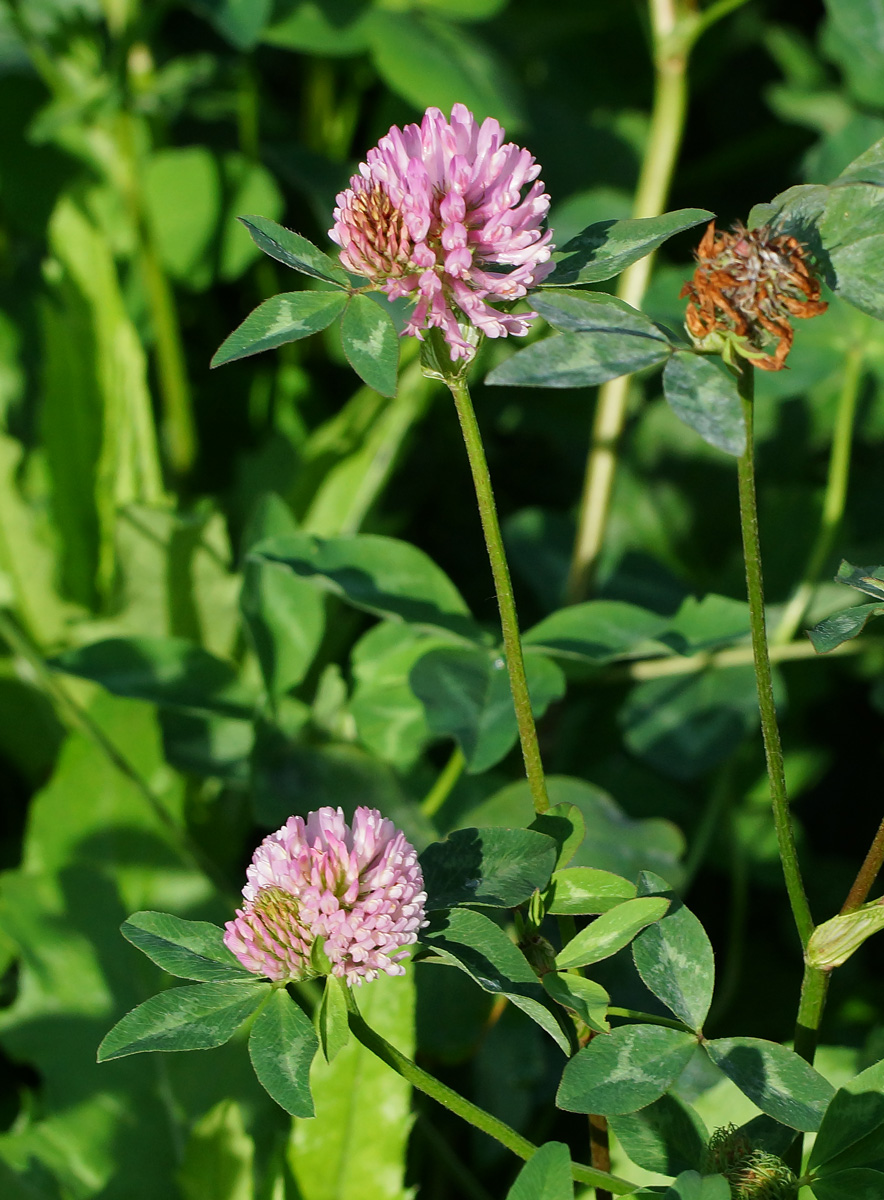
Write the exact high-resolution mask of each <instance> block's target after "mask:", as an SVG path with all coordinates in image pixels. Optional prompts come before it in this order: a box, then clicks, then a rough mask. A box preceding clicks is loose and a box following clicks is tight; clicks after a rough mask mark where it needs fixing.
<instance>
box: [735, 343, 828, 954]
mask: <svg viewBox="0 0 884 1200" xmlns="http://www.w3.org/2000/svg"><path fill="white" fill-rule="evenodd" d="M754 381H755V377H754V368H753V367H752V365H751V364H750V363H744V364H743V366H742V369H741V371H740V375H739V391H740V400H741V402H742V406H743V420H744V424H745V427H746V449H745V451H744V452H743V454H742V455H741V456H740V458H739V460H738V462H737V478H738V481H739V495H740V526H741V529H742V533H743V557H744V559H745V563H746V590H747V593H748V598H749V625H750V629H751V633H752V655H753V659H754V663H755V679H756V683H757V685H758V708H759V711H760V714H761V732H762V736H763V738H764V753H765V758H766V760H767V774H768V779H769V780H770V795H771V803H772V805H773V816H774V826H775V828H776V834H777V844H778V846H779V851H780V862H781V863H782V866H783V874H784V876H785V879H786V891H787V892H788V894H789V904H790V905H791V907H792V915H793V917H794V918H795V925H796V928H797V929H798V936H799V937H800V939H801V945H802V947H803V946H806V945H807V942H808V939H809V938H810V935H811V933H812V932H813V917H812V916H811V913H810V905H809V904H808V902H807V895H806V893H805V890H804V883H803V881H802V878H801V868H800V866H799V863H798V850H797V847H796V845H795V833H794V831H793V829H792V820H791V817H790V814H789V798H788V795H787V793H786V776H785V771H784V768H783V747H782V744H781V742H780V730H779V725H778V724H777V713H776V706H775V704H774V695H773V679H772V676H771V669H770V655H769V652H768V646H767V631H766V628H765V620H764V586H763V578H762V571H761V544H760V541H759V537H758V505H757V501H756V496H755V439H754V436H753V434H754V421H753V416H754V414H753V393H754Z"/></svg>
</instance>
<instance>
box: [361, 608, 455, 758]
mask: <svg viewBox="0 0 884 1200" xmlns="http://www.w3.org/2000/svg"><path fill="white" fill-rule="evenodd" d="M448 645H449V643H448V641H447V639H443V638H441V637H438V636H435V637H434V636H433V635H432V634H428V633H426V632H425V631H424V630H421V629H415V628H413V627H412V626H410V625H402V624H400V623H398V622H393V621H385V622H382V623H380V624H377V625H375V626H374V627H373V628H372V629H370V630H369V631H368V633H366V634H365V635H364V636H363V637H361V638H360V639H359V641H358V642H357V643H356V645H355V646H354V648H353V652H352V654H351V656H350V669H351V672H352V674H353V679H354V683H355V686H354V688H353V694H352V696H351V698H350V715H351V716H352V718H353V720H354V721H355V723H356V732H357V735H358V737H359V740H360V741H361V742H362V744H363V745H364V746H366V747H367V748H368V749H369V750H371V751H372V753H373V754H376V755H377V756H378V757H379V758H381V759H383V760H384V761H385V762H389V763H392V764H393V766H395V767H397V768H399V769H400V770H408V769H409V768H410V767H412V766H413V765H414V763H415V761H416V759H417V758H418V756H419V755H420V753H421V751H422V750H423V749H424V747H425V746H426V745H427V743H428V742H430V741H431V740H432V734H431V732H430V728H429V725H428V724H427V717H426V710H425V709H424V706H423V704H422V703H421V701H420V700H419V699H418V698H417V696H415V694H414V691H413V690H412V688H411V686H410V684H409V682H408V680H409V676H410V673H411V669H412V667H413V666H414V664H415V663H416V662H417V660H418V659H419V658H420V657H421V656H422V655H423V654H426V653H427V651H428V650H432V649H439V648H441V647H447V646H448Z"/></svg>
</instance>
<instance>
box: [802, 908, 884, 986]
mask: <svg viewBox="0 0 884 1200" xmlns="http://www.w3.org/2000/svg"><path fill="white" fill-rule="evenodd" d="M879 929H884V896H882V897H881V898H880V899H878V900H872V901H870V902H869V903H868V904H864V905H863V906H862V908H858V909H857V910H856V912H852V913H842V914H841V915H840V916H837V917H832V919H831V921H824V922H823V924H822V925H818V926H817V928H816V929H815V930H814V931H813V933H812V934H811V937H810V941H809V942H808V943H807V949H806V950H805V952H804V957H805V959H806V960H807V965H808V966H809V967H816V968H817V970H819V971H830V970H831V969H832V967H840V966H841V964H842V963H844V962H847V960H848V958H850V956H851V954H853V952H854V950H858V949H859V947H860V946H861V945H862V944H863V942H864V941H865V940H866V938H868V937H871V936H872V934H873V933H877V932H878V930H879Z"/></svg>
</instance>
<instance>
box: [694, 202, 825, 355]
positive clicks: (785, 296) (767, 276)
mask: <svg viewBox="0 0 884 1200" xmlns="http://www.w3.org/2000/svg"><path fill="white" fill-rule="evenodd" d="M695 257H696V260H697V267H696V270H695V271H694V275H693V278H692V279H691V280H690V281H689V282H688V283H686V284H685V285H684V287H683V288H682V289H681V295H682V296H687V297H689V301H688V307H687V312H686V314H685V324H686V326H687V330H688V333H689V334H690V335H691V338H692V339H693V341H694V342H695V343H696V344H697V345H698V346H699V347H700V348H701V349H704V350H718V351H720V352H721V353H722V354H723V355H724V357H725V358H727V359H730V357H731V356H732V355H733V354H734V353H736V354H740V355H742V356H743V357H744V358H748V359H749V360H750V361H751V362H753V363H754V364H755V366H757V367H760V368H761V369H762V370H763V371H781V370H782V369H783V367H784V366H785V365H786V356H787V355H788V353H789V350H790V349H791V348H792V337H793V332H792V325H791V318H792V317H815V316H818V315H819V314H820V313H823V312H825V311H826V308H827V307H828V305H827V304H826V303H825V301H824V300H820V285H819V281H818V280H817V279H816V277H815V276H814V274H813V270H812V267H811V265H810V263H809V261H808V258H807V253H806V251H805V248H804V247H803V246H802V245H801V243H800V242H798V241H797V240H796V239H795V238H794V237H791V236H790V235H788V234H777V235H773V234H772V233H771V230H770V229H769V228H768V227H767V226H762V227H761V228H759V229H746V228H745V226H743V225H741V224H739V223H738V224H736V225H735V226H734V228H733V231H732V232H731V233H721V232H717V231H716V229H715V222H714V221H712V222H710V224H709V226H708V228H707V230H706V232H705V234H704V235H703V239H702V241H701V242H700V245H699V246H698V247H697V250H696V254H695Z"/></svg>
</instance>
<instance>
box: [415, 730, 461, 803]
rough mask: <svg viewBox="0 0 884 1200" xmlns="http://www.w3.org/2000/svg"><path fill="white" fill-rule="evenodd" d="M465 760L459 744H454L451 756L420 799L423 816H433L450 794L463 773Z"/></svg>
mask: <svg viewBox="0 0 884 1200" xmlns="http://www.w3.org/2000/svg"><path fill="white" fill-rule="evenodd" d="M466 765H467V760H466V759H465V758H464V754H463V750H461V748H460V746H455V748H454V749H453V750H452V751H451V757H450V758H449V759H448V762H447V763H446V764H445V766H444V767H443V768H442V770H441V771H440V772H439V775H438V777H437V779H436V782H435V783H434V784H433V786H432V787H431V788H430V790H429V791H428V792H427V794H426V796H425V797H424V798H423V800H422V801H421V812H422V813H423V814H424V816H425V817H435V815H436V813H437V812H438V811H439V809H440V808H441V807H442V805H443V804H444V803H445V801H446V800H447V799H448V797H449V796H450V795H451V789H452V788H453V787H454V785H455V784H456V783H457V781H458V779H460V777H461V775H462V774H463V770H464V767H465V766H466Z"/></svg>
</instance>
